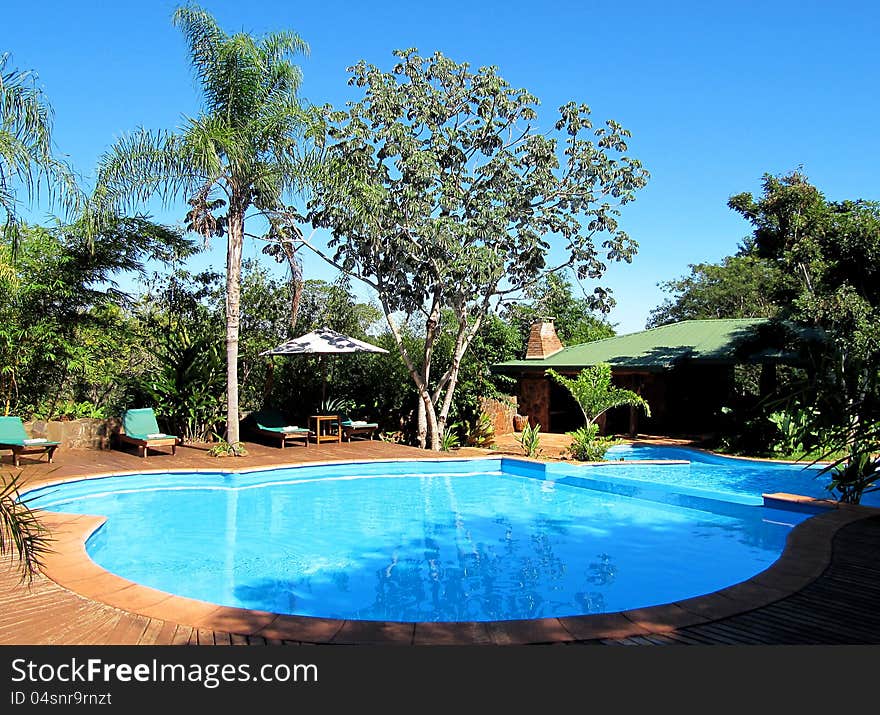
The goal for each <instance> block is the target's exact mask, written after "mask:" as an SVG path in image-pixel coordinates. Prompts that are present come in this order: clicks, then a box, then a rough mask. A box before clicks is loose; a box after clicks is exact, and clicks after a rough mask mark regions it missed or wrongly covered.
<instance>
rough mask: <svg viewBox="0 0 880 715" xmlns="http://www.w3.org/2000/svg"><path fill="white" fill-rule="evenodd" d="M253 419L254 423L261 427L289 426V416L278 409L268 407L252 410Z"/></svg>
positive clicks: (272, 428) (269, 428) (270, 428)
mask: <svg viewBox="0 0 880 715" xmlns="http://www.w3.org/2000/svg"><path fill="white" fill-rule="evenodd" d="M249 418H250V419H253V421H254V424H256V425H257V427H259V428H260V429H267V430H274V429H276V428H278V427H286V426H287V418H286V417H285V416H284V415H282V414H281V413H280V412H279V411H278V410H273V409H266V410H258V411H256V412H252V413H251V414H250V415H249Z"/></svg>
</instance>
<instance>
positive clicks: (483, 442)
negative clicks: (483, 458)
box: [461, 412, 495, 448]
mask: <svg viewBox="0 0 880 715" xmlns="http://www.w3.org/2000/svg"><path fill="white" fill-rule="evenodd" d="M461 427H462V429H463V430H464V443H465V444H466V445H467V446H468V447H482V448H487V447H491V446H492V445H493V444H494V442H495V425H494V424H493V423H492V417H491V416H490V415H488V414H486V413H485V412H481V413H480V414H479V416H478V417H477V419H476V420H474V421H473V422H465V423H462V425H461Z"/></svg>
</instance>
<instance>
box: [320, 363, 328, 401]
mask: <svg viewBox="0 0 880 715" xmlns="http://www.w3.org/2000/svg"><path fill="white" fill-rule="evenodd" d="M326 403H327V357H326V356H325V355H322V356H321V407H322V408H323V407H324V405H325V404H326Z"/></svg>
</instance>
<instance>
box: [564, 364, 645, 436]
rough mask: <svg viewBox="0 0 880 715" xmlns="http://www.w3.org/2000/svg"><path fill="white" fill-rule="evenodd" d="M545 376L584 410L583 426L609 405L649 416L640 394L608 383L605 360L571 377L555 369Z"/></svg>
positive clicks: (607, 366) (608, 374) (609, 376)
mask: <svg viewBox="0 0 880 715" xmlns="http://www.w3.org/2000/svg"><path fill="white" fill-rule="evenodd" d="M547 375H549V376H550V377H552V378H553V379H554V380H556V382H558V383H559V384H560V385H562V386H563V387H565V388H566V389H567V390H568V391H569V392H570V393H571V396H572V397H573V398H574V399H575V402H577V403H578V405H579V406H580V408H581V412H583V413H584V419H585V420H586V421H587V429H590V428H591V427H592V425H593V423H594V422H595V421H596V420H597V419H599V417H601V416H602V415H603V414H605V413H606V412H607V411H608V410H610V409H612V408H613V407H622V406H624V405H630V406H631V407H640V408H642V409H643V410H644V411H645V414H646V415H648V417H650V416H651V409H650V407H649V406H648V403H647V402H645V400H644V399H643V398H642V397H641V395H638V394H637V393H635V392H633V391H632V390H624V389H623V388H620V387H614V386H613V385H612V384H611V366H610V365H609V364H608V363H599V364H598V365H593V366H592V367H588V368H585V369H583V370H581V371H580V372H579V373H578V374H577V377H575V378H574V379H572V378H570V377H565V376H564V375H560V374H559V373H558V372H556V371H555V370H547Z"/></svg>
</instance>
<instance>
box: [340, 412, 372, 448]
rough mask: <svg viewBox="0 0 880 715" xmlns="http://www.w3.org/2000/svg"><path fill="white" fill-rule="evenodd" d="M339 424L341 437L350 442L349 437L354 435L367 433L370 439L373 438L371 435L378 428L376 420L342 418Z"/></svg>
mask: <svg viewBox="0 0 880 715" xmlns="http://www.w3.org/2000/svg"><path fill="white" fill-rule="evenodd" d="M340 424H341V425H342V438H343V439H344V440H345V441H346V442H351V438H352V437H354V436H367V435H369V437H370V439H373V435H374V434H375V433H376V430H378V429H379V424H378V423H377V422H365V421H363V420H352V419H347V418H344V419H342V420H341V423H340Z"/></svg>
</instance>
